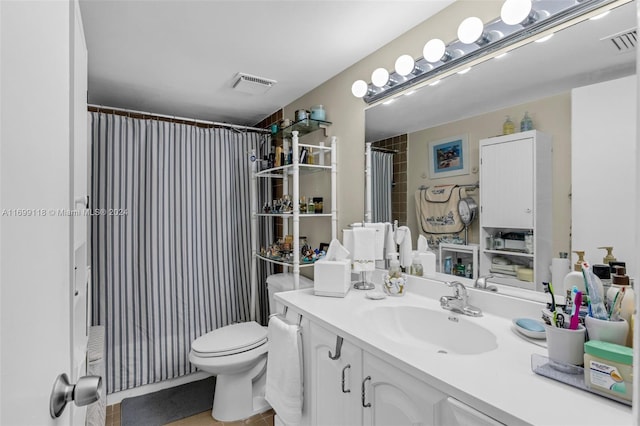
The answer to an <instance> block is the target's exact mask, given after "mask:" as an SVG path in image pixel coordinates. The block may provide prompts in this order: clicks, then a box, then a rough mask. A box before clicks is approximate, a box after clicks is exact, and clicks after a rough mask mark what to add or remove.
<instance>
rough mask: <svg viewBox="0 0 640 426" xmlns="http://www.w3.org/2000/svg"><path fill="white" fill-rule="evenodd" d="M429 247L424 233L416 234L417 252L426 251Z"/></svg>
mask: <svg viewBox="0 0 640 426" xmlns="http://www.w3.org/2000/svg"><path fill="white" fill-rule="evenodd" d="M428 249H429V242H428V241H427V239H426V238H425V236H424V235H419V236H418V253H426V252H427V250H428Z"/></svg>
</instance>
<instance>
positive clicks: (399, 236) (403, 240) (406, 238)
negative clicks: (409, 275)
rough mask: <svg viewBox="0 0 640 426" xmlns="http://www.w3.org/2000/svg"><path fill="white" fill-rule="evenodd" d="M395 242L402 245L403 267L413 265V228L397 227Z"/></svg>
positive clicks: (401, 262)
mask: <svg viewBox="0 0 640 426" xmlns="http://www.w3.org/2000/svg"><path fill="white" fill-rule="evenodd" d="M395 242H396V244H398V245H399V246H400V250H399V253H400V265H402V267H403V268H408V267H409V266H411V259H412V256H411V251H412V248H411V247H412V245H411V230H410V229H409V228H407V227H406V226H400V227H398V229H396V233H395Z"/></svg>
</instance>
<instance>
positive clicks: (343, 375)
mask: <svg viewBox="0 0 640 426" xmlns="http://www.w3.org/2000/svg"><path fill="white" fill-rule="evenodd" d="M347 368H351V364H347V365H345V366H344V368H343V369H342V393H349V392H351V389H345V388H344V383H345V374H344V373H345V372H346V371H347Z"/></svg>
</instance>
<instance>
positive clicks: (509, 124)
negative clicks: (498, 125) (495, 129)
mask: <svg viewBox="0 0 640 426" xmlns="http://www.w3.org/2000/svg"><path fill="white" fill-rule="evenodd" d="M515 131H516V128H515V126H514V124H513V121H511V118H510V117H509V116H508V115H507V119H506V120H505V121H504V124H503V125H502V134H503V135H510V134H512V133H514V132H515Z"/></svg>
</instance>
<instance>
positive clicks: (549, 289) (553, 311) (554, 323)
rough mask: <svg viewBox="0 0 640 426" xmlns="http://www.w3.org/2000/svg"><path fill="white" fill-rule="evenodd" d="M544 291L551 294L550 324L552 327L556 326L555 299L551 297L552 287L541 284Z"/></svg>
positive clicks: (548, 284)
mask: <svg viewBox="0 0 640 426" xmlns="http://www.w3.org/2000/svg"><path fill="white" fill-rule="evenodd" d="M542 285H543V286H544V287H545V289H546V290H547V291H548V292H549V293H551V315H552V323H553V326H554V327H557V326H558V313H557V312H556V298H555V296H554V295H553V285H551V283H542Z"/></svg>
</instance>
